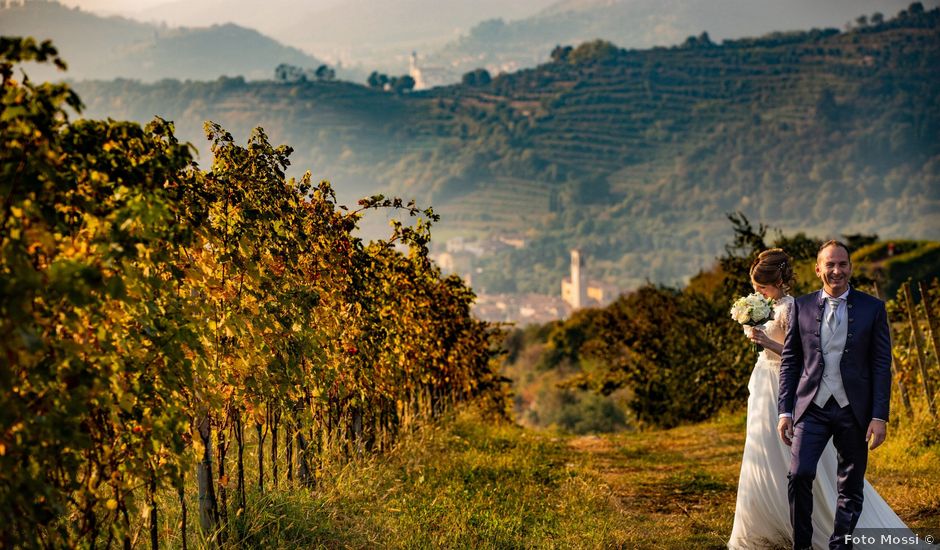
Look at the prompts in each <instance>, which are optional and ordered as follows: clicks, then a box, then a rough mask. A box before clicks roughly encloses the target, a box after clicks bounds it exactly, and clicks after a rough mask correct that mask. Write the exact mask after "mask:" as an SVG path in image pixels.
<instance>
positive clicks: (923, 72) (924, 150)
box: [66, 4, 940, 293]
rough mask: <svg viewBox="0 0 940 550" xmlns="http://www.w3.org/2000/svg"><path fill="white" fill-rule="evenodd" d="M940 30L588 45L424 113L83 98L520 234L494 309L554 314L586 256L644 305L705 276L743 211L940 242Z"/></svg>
mask: <svg viewBox="0 0 940 550" xmlns="http://www.w3.org/2000/svg"><path fill="white" fill-rule="evenodd" d="M938 25H940V10H937V9H934V10H930V11H926V10H924V9H923V7H922V6H921V5H920V4H914V5H912V6H911V8H910V9H908V10H904V11H902V12H901V13H900V14H899V15H898V17H896V18H893V19H890V20H887V21H884V22H880V23H878V24H874V25H872V24H866V25H865V26H863V27H861V28H857V29H853V30H852V31H850V32H839V31H837V30H835V29H828V30H818V29H817V30H812V31H806V32H790V33H777V34H772V35H767V36H764V37H761V38H752V39H739V40H733V41H725V42H723V43H721V44H716V43H714V42H713V41H712V40H710V39H709V37H708V36H707V35H702V36H698V37H692V38H690V39H689V40H687V41H685V42H684V43H683V44H682V45H679V46H674V47H671V48H663V47H659V48H652V49H647V50H623V49H620V48H617V47H615V46H614V45H612V44H610V43H606V42H590V43H585V44H582V45H580V46H578V47H576V48H572V47H566V48H559V49H557V50H556V51H555V53H554V55H553V58H552V61H551V62H549V63H546V64H543V65H540V66H538V67H536V68H533V69H527V70H523V71H518V72H516V73H512V74H507V75H501V76H498V77H495V78H492V79H488V78H485V77H484V76H483V75H481V77H480V79H479V81H476V82H470V81H468V82H466V83H464V84H461V85H455V86H449V87H443V88H436V89H432V90H430V91H427V92H421V93H413V94H410V95H409V94H404V95H395V94H390V93H384V92H382V91H380V90H376V89H370V88H366V87H364V86H358V85H354V84H349V83H342V82H325V83H316V82H308V83H297V84H281V83H275V82H252V83H247V82H243V81H238V80H232V79H225V80H219V81H216V82H209V83H177V82H167V83H157V84H151V85H145V84H140V83H133V82H95V83H85V84H82V85H81V86H79V87H78V88H77V89H78V91H79V93H80V95H81V96H82V97H84V98H85V99H86V101H87V102H88V105H89V113H90V114H91V115H92V116H116V117H122V118H130V119H134V120H148V119H149V118H151V117H152V116H153V115H154V114H160V115H162V116H165V117H167V118H169V119H172V120H175V121H176V123H177V128H178V130H179V134H180V135H181V136H184V137H186V138H187V139H190V140H193V142H194V143H196V144H197V146H199V144H201V143H202V142H203V139H202V138H201V137H200V134H201V130H200V128H201V124H202V121H203V120H206V119H212V120H215V121H217V122H220V123H222V124H224V125H225V126H226V127H227V128H229V129H231V130H232V131H234V132H235V133H236V135H247V133H248V131H249V129H250V128H251V127H253V126H257V125H260V126H263V127H265V129H266V130H268V132H269V135H271V137H272V139H273V140H275V141H278V142H286V143H289V144H291V145H292V146H293V147H294V148H295V151H296V153H295V157H294V166H298V167H301V168H311V169H312V170H313V173H314V176H315V177H323V178H329V179H332V180H333V181H335V182H336V183H337V185H338V187H339V188H340V190H341V191H342V190H343V189H345V190H346V193H347V198H349V197H352V196H353V195H357V194H358V195H362V194H366V193H369V192H374V191H375V190H379V189H382V190H391V191H392V192H395V193H399V194H402V195H405V196H407V197H416V198H418V199H419V200H421V201H423V202H426V203H428V202H430V203H433V204H434V206H435V207H437V209H438V210H439V211H440V212H442V213H443V214H444V221H443V223H442V224H441V225H439V226H438V234H437V238H438V240H443V239H442V237H443V238H446V237H449V236H453V235H458V234H459V235H464V236H474V235H476V236H480V237H487V236H490V237H492V236H499V235H505V234H509V233H512V234H522V235H524V236H525V237H526V238H527V242H526V246H525V247H524V248H522V249H514V248H509V249H504V250H502V251H499V252H496V253H493V254H491V255H490V256H488V257H486V258H483V259H482V260H478V261H477V264H476V268H478V269H476V268H475V272H474V286H475V288H477V289H478V290H484V291H489V292H514V291H518V292H523V291H535V292H542V293H557V284H558V283H557V281H558V280H559V279H560V278H561V276H562V275H563V274H564V272H565V271H566V269H567V264H568V255H567V250H568V249H569V248H572V247H580V248H581V249H582V250H583V251H584V252H585V254H586V255H587V257H588V261H589V265H590V267H589V269H590V270H591V272H592V276H593V277H596V278H601V279H604V280H606V281H608V282H610V283H613V284H616V285H618V286H619V287H620V288H623V289H629V288H632V287H635V286H637V285H639V284H641V283H642V282H643V281H644V280H647V279H649V280H652V281H655V282H663V283H676V282H681V281H683V280H685V279H686V278H688V277H689V276H691V275H692V274H694V273H695V272H697V271H698V270H699V269H701V268H703V267H707V266H709V265H710V264H711V262H712V261H713V258H714V257H715V256H716V255H717V254H718V253H719V252H720V251H721V247H722V244H723V243H725V242H727V240H728V237H729V235H730V230H729V228H728V227H727V223H726V218H725V215H726V214H727V213H728V212H732V211H736V210H740V211H742V212H744V213H745V214H746V215H747V216H748V217H749V218H750V219H753V220H760V221H761V222H764V223H767V224H770V225H773V226H776V227H779V228H781V229H782V230H784V231H786V232H795V231H805V232H807V233H810V234H813V235H816V236H820V237H822V236H827V235H829V236H837V235H838V234H840V232H844V233H878V234H879V235H881V236H882V237H884V238H896V237H909V238H915V239H934V240H936V239H937V238H938V237H940V222H938V219H940V218H938V217H937V212H938V209H940V195H938V188H940V186H938V185H937V181H938V175H940V140H937V139H936V137H937V135H938V132H940V95H938V94H940V76H938V74H937V73H936V71H935V69H934V68H935V67H936V66H938V65H940V33H938V32H937V31H938ZM67 58H68V56H67V54H66V59H67ZM522 266H526V268H525V269H522Z"/></svg>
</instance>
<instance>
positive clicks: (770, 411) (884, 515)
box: [728, 296, 906, 549]
mask: <svg viewBox="0 0 940 550" xmlns="http://www.w3.org/2000/svg"><path fill="white" fill-rule="evenodd" d="M792 304H793V297H791V296H784V297H783V298H781V299H780V300H778V301H777V304H776V305H775V306H774V319H773V320H771V321H768V323H767V324H766V325H765V327H764V332H766V334H767V336H769V337H770V338H771V339H773V340H774V341H776V342H783V338H784V336H785V335H786V327H787V324H788V315H789V312H790V309H791V305H792ZM779 375H780V356H779V355H777V354H776V353H774V352H772V351H770V350H768V349H764V351H762V352H761V353H760V355H759V356H758V358H757V364H755V365H754V371H753V372H752V373H751V379H750V381H749V382H748V386H747V389H748V391H749V392H750V395H749V397H748V399H747V436H746V439H745V441H744V457H743V459H742V461H741V476H740V479H739V480H738V497H737V504H736V505H735V511H734V527H733V528H732V530H731V539H730V540H729V541H728V548H733V549H745V548H747V549H752V548H790V547H792V540H793V538H792V532H793V530H792V527H791V526H790V505H789V503H788V500H787V472H789V470H790V447H788V446H787V445H786V444H784V443H783V441H781V439H780V436H779V435H778V434H777V420H778V416H777V395H778V393H779V390H778V387H779ZM836 463H837V459H836V450H835V447H834V446H833V445H832V441H830V442H829V445H827V446H826V450H825V451H824V452H823V455H822V458H820V459H819V465H818V467H817V470H816V480H815V482H814V483H813V548H818V549H825V548H829V537H830V536H831V535H832V530H833V524H834V517H835V505H836V499H837V498H838V492H837V491H836V479H837V474H836ZM864 495H865V497H864V498H865V500H864V505H863V508H862V515H861V517H860V518H859V522H858V525H857V526H856V529H863V528H866V529H867V528H879V529H881V528H892V529H906V526H905V525H904V522H903V521H901V519H900V518H899V517H898V516H897V514H895V513H894V511H893V510H891V507H890V506H888V504H887V503H886V502H885V501H884V499H882V498H881V496H880V495H879V494H878V493H877V492H876V491H875V490H874V489H873V488H872V486H871V484H869V483H868V481H866V482H865V491H864ZM892 533H893V532H892ZM855 547H856V548H879V547H880V546H871V545H868V546H866V545H863V544H856V545H855ZM885 548H888V546H886V547H885Z"/></svg>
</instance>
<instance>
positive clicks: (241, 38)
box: [0, 0, 320, 82]
mask: <svg viewBox="0 0 940 550" xmlns="http://www.w3.org/2000/svg"><path fill="white" fill-rule="evenodd" d="M0 34H3V35H14V36H34V37H36V38H37V39H41V40H45V39H52V40H53V42H54V43H55V44H56V46H57V47H58V48H59V50H60V52H62V53H63V54H64V56H63V57H64V58H65V59H66V61H67V62H68V64H69V72H68V74H67V76H68V77H69V78H72V79H77V80H81V79H92V78H99V79H112V78H131V79H138V80H142V81H149V82H152V81H155V80H160V79H162V78H178V79H193V80H207V79H214V78H218V77H219V76H222V75H228V76H239V75H240V76H244V77H247V78H271V75H273V73H274V68H275V67H276V66H277V65H279V64H280V63H289V64H292V65H298V66H301V67H317V66H318V65H319V64H320V62H319V61H318V60H317V59H315V58H313V57H311V56H309V55H307V54H305V53H303V52H301V51H300V50H297V49H294V48H289V47H286V46H284V45H282V44H280V43H278V42H277V41H275V40H273V39H271V38H268V37H266V36H264V35H262V34H260V33H258V32H257V31H254V30H251V29H248V28H245V27H239V26H237V25H232V24H226V25H215V26H212V27H197V28H185V27H179V28H173V27H167V26H165V25H154V24H147V23H140V22H137V21H133V20H130V19H125V18H122V17H101V16H98V15H95V14H93V13H89V12H85V11H82V10H79V9H77V8H68V7H66V6H64V5H62V4H60V3H58V2H55V1H52V0H50V1H44V0H28V1H27V2H26V3H25V4H23V5H11V6H7V7H0ZM30 76H31V77H32V78H33V79H34V80H47V79H58V78H63V75H62V74H61V73H56V72H54V71H53V70H52V69H49V68H45V67H41V66H37V67H35V68H31V70H30Z"/></svg>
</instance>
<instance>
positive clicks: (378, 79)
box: [366, 71, 388, 90]
mask: <svg viewBox="0 0 940 550" xmlns="http://www.w3.org/2000/svg"><path fill="white" fill-rule="evenodd" d="M366 83H367V84H368V85H369V87H370V88H377V89H379V90H382V89H385V85H386V84H388V75H386V74H382V73H380V72H378V71H372V74H370V75H369V78H368V79H367V80H366Z"/></svg>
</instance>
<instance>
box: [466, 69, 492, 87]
mask: <svg viewBox="0 0 940 550" xmlns="http://www.w3.org/2000/svg"><path fill="white" fill-rule="evenodd" d="M491 81H492V79H491V78H490V73H489V71H487V70H486V69H474V70H472V71H470V72H468V73H466V74H464V75H463V78H462V79H461V83H462V84H463V85H464V86H486V85H488V84H489V83H490V82H491Z"/></svg>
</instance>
